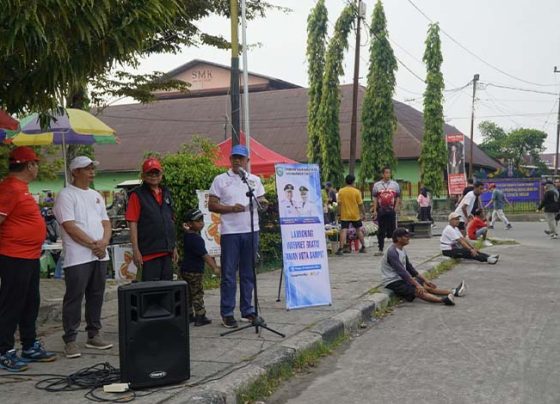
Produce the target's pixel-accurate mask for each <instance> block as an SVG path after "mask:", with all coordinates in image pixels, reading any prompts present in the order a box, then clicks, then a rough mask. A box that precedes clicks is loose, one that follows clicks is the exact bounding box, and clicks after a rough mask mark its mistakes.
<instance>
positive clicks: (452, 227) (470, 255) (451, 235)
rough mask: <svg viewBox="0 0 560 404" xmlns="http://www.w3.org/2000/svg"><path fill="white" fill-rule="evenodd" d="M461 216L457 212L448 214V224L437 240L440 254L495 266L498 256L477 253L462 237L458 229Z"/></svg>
mask: <svg viewBox="0 0 560 404" xmlns="http://www.w3.org/2000/svg"><path fill="white" fill-rule="evenodd" d="M460 218H461V215H460V214H459V213H457V212H451V213H450V214H449V217H448V219H449V224H448V225H447V226H445V228H444V229H443V231H442V233H441V238H440V239H439V243H440V247H441V253H442V254H443V255H445V256H446V257H450V258H465V259H472V260H477V261H480V262H487V263H489V264H495V263H496V262H498V258H500V256H499V255H488V254H485V253H483V252H480V251H478V250H477V249H476V248H474V247H473V246H472V245H471V244H470V243H469V241H468V240H467V239H466V238H464V237H463V234H461V231H460V230H459V228H458V224H459V220H460Z"/></svg>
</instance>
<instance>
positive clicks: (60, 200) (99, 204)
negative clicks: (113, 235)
mask: <svg viewBox="0 0 560 404" xmlns="http://www.w3.org/2000/svg"><path fill="white" fill-rule="evenodd" d="M53 212H54V216H55V217H56V220H57V221H58V223H59V224H61V225H62V224H63V223H64V222H70V221H75V222H76V225H77V226H78V227H79V228H80V230H82V231H83V232H84V233H86V234H87V235H88V236H89V237H91V238H92V239H93V240H101V239H102V238H103V224H102V223H101V222H102V221H103V220H109V217H108V216H107V210H106V209H105V200H104V199H103V197H102V196H101V194H100V193H99V192H97V191H95V190H93V189H89V188H88V189H81V188H78V187H75V186H73V185H68V186H67V187H66V188H64V189H63V190H62V191H60V193H59V194H58V196H57V197H56V201H55V203H54V208H53ZM61 233H62V246H63V248H64V268H66V267H71V266H74V265H80V264H85V263H87V262H92V261H98V260H99V258H97V257H96V256H95V254H93V251H91V250H90V249H89V248H87V247H84V246H83V245H81V244H79V243H77V242H76V241H74V240H73V239H72V237H70V235H69V234H68V233H66V232H65V231H64V228H63V227H62V226H61ZM107 260H109V254H108V253H107V252H105V258H103V259H101V261H107Z"/></svg>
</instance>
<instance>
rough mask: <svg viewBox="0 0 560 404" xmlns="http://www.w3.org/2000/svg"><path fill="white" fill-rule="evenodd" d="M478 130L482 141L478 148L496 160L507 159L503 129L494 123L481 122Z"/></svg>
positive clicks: (505, 136) (505, 134)
mask: <svg viewBox="0 0 560 404" xmlns="http://www.w3.org/2000/svg"><path fill="white" fill-rule="evenodd" d="M478 130H480V134H481V135H482V139H483V140H482V143H481V144H479V145H478V147H480V148H481V149H482V150H483V151H484V153H486V154H488V155H489V156H490V157H492V158H494V159H497V160H500V159H507V158H508V157H507V144H506V140H507V137H508V135H507V133H506V131H505V130H504V129H503V128H501V127H500V126H498V125H497V124H496V123H494V122H491V121H482V122H480V124H479V125H478Z"/></svg>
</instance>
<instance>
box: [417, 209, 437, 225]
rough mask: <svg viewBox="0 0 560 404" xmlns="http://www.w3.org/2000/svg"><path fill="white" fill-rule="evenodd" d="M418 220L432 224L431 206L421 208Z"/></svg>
mask: <svg viewBox="0 0 560 404" xmlns="http://www.w3.org/2000/svg"><path fill="white" fill-rule="evenodd" d="M418 220H420V221H421V222H432V223H434V219H432V207H431V206H426V207H421V208H420V212H419V213H418Z"/></svg>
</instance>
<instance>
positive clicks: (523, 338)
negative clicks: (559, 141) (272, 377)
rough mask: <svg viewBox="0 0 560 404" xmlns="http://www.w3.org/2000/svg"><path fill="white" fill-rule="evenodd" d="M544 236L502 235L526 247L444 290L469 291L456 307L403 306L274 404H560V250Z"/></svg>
mask: <svg viewBox="0 0 560 404" xmlns="http://www.w3.org/2000/svg"><path fill="white" fill-rule="evenodd" d="M499 227H501V226H499ZM543 228H544V224H543V223H514V230H512V231H509V232H505V231H504V230H500V229H497V230H496V236H501V237H506V236H509V237H515V238H516V239H518V240H519V241H520V242H521V245H519V246H507V247H506V246H501V247H493V248H492V250H493V251H499V252H500V254H501V259H500V262H499V264H498V265H496V266H489V265H485V264H477V263H465V264H461V265H459V266H458V267H456V268H455V269H454V270H452V271H450V272H448V273H446V274H444V275H443V276H441V277H440V279H439V280H438V283H439V284H440V285H442V286H453V285H455V284H456V283H457V282H458V281H459V280H461V279H465V280H466V281H467V283H468V285H469V293H468V295H467V296H465V297H464V298H461V299H458V302H457V303H458V304H457V306H455V307H445V306H443V305H442V306H439V305H437V306H436V305H430V304H428V303H423V302H414V303H403V304H400V305H399V306H398V307H397V308H396V310H395V311H394V312H393V313H392V315H390V316H388V317H386V318H385V319H383V320H381V321H379V322H378V324H377V325H375V326H373V327H371V328H370V329H368V330H367V331H365V332H364V333H363V334H362V335H361V336H359V337H357V338H353V340H352V341H351V342H350V343H348V344H347V345H346V346H345V347H343V348H342V349H340V350H338V351H337V352H336V353H335V354H334V355H333V356H331V357H329V358H327V359H326V360H324V361H323V362H322V363H321V365H320V366H319V367H318V368H317V369H316V370H315V371H313V372H312V373H311V374H308V375H306V376H300V377H297V378H295V379H293V380H292V381H291V382H289V383H288V384H287V385H285V386H283V387H282V388H281V389H280V390H279V391H278V392H277V393H276V394H275V395H274V396H273V397H272V398H271V399H270V400H268V401H267V402H270V403H290V404H292V403H310V402H323V403H339V402H345V403H415V404H419V403H431V404H439V403H442V404H443V403H473V404H474V403H477V404H479V403H507V404H509V403H512V404H517V403H551V404H552V403H560V383H559V382H558V381H559V380H560V366H559V363H560V347H559V340H558V335H560V295H559V291H560V240H550V239H548V238H546V237H545V235H544V233H543V231H542V230H543Z"/></svg>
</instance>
